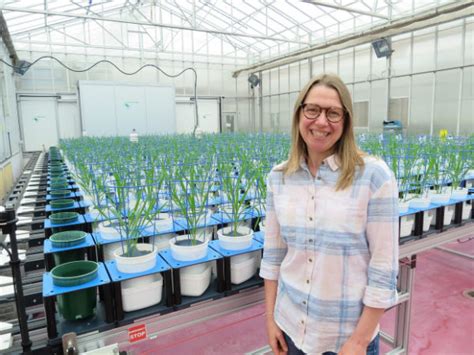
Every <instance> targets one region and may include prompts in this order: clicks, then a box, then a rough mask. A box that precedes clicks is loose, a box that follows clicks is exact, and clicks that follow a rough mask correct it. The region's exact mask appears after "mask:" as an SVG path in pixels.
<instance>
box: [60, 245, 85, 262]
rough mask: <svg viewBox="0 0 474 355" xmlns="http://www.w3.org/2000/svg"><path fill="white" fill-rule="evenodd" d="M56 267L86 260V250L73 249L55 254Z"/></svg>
mask: <svg viewBox="0 0 474 355" xmlns="http://www.w3.org/2000/svg"><path fill="white" fill-rule="evenodd" d="M53 259H54V265H61V264H66V263H69V262H71V261H79V260H84V259H85V257H84V249H73V250H68V251H62V252H59V253H54V254H53Z"/></svg>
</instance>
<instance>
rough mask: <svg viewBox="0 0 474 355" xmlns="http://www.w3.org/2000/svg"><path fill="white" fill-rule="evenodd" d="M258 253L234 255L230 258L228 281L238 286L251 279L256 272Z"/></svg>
mask: <svg viewBox="0 0 474 355" xmlns="http://www.w3.org/2000/svg"><path fill="white" fill-rule="evenodd" d="M258 253H259V252H254V253H247V254H242V255H236V256H233V257H231V258H230V281H231V283H233V284H234V285H239V284H241V283H242V282H245V281H247V280H249V279H251V278H252V277H253V276H254V275H255V272H256V271H257V263H256V262H255V259H256V256H257V255H258Z"/></svg>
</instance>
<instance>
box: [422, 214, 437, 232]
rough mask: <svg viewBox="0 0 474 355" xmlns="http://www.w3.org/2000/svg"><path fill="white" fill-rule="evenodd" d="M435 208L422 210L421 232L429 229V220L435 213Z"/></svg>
mask: <svg viewBox="0 0 474 355" xmlns="http://www.w3.org/2000/svg"><path fill="white" fill-rule="evenodd" d="M435 213H436V210H429V211H424V212H423V232H428V231H429V229H430V225H431V221H432V220H433V216H434V215H435Z"/></svg>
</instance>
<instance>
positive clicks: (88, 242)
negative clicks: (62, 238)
mask: <svg viewBox="0 0 474 355" xmlns="http://www.w3.org/2000/svg"><path fill="white" fill-rule="evenodd" d="M94 245H95V243H94V238H92V235H90V234H87V235H86V238H85V239H84V241H83V242H82V243H81V244H77V245H73V246H72V247H66V248H55V247H53V245H52V243H51V241H50V240H49V239H45V240H44V244H43V252H44V254H51V253H60V252H62V251H67V250H74V249H81V248H88V247H91V246H94Z"/></svg>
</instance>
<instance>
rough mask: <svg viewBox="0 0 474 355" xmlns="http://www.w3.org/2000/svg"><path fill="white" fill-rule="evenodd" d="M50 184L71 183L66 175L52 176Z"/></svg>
mask: <svg viewBox="0 0 474 355" xmlns="http://www.w3.org/2000/svg"><path fill="white" fill-rule="evenodd" d="M50 184H51V185H59V184H63V185H66V184H68V185H69V181H68V180H67V179H66V178H65V177H59V178H52V179H51V182H50Z"/></svg>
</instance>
